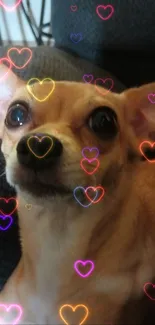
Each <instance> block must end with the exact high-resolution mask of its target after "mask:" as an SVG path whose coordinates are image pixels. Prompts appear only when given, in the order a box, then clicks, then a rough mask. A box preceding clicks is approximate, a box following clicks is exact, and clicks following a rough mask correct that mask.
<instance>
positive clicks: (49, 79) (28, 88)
mask: <svg viewBox="0 0 155 325" xmlns="http://www.w3.org/2000/svg"><path fill="white" fill-rule="evenodd" d="M32 80H33V81H34V80H37V81H38V82H39V84H40V85H42V84H43V82H44V81H45V80H48V81H50V82H51V86H52V89H51V91H50V92H49V93H48V95H47V96H45V97H44V98H42V99H39V98H38V97H36V96H35V94H34V93H33V87H32V86H33V85H30V83H31V81H32ZM26 87H27V90H28V91H29V93H30V94H31V95H32V96H33V97H34V98H35V99H36V100H38V101H39V102H44V101H45V100H46V99H47V98H48V97H49V96H50V95H51V94H52V93H53V91H54V89H55V81H54V80H52V79H51V78H45V79H43V80H42V81H41V80H39V79H38V78H31V79H30V80H29V81H28V82H27V85H26Z"/></svg>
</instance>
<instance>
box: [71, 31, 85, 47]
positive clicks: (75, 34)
mask: <svg viewBox="0 0 155 325" xmlns="http://www.w3.org/2000/svg"><path fill="white" fill-rule="evenodd" d="M77 35H79V36H80V40H78V41H77V42H76V41H74V40H73V39H72V36H77ZM70 39H71V41H72V42H73V43H74V44H78V43H79V42H81V41H82V40H83V36H82V33H71V34H70Z"/></svg>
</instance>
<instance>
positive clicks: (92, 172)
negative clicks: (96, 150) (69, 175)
mask: <svg viewBox="0 0 155 325" xmlns="http://www.w3.org/2000/svg"><path fill="white" fill-rule="evenodd" d="M83 161H88V163H89V164H91V163H92V162H94V161H97V166H96V167H95V168H94V170H93V171H91V172H88V171H87V170H86V169H85V167H84V166H83ZM80 166H81V168H82V169H83V170H84V171H85V172H86V173H87V174H88V175H93V174H94V173H95V172H96V171H97V169H98V168H99V166H100V162H99V160H98V159H96V158H93V160H91V161H89V160H88V159H87V158H83V159H81V161H80Z"/></svg>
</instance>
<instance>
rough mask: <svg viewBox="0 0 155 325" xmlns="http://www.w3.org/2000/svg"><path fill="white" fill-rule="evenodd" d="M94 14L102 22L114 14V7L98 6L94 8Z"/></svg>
mask: <svg viewBox="0 0 155 325" xmlns="http://www.w3.org/2000/svg"><path fill="white" fill-rule="evenodd" d="M108 12H109V14H108ZM96 13H97V15H98V16H99V17H100V18H101V19H102V20H108V19H110V18H111V17H112V15H113V13H114V7H113V6H111V5H107V6H104V5H98V6H97V7H96Z"/></svg>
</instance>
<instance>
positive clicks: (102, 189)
mask: <svg viewBox="0 0 155 325" xmlns="http://www.w3.org/2000/svg"><path fill="white" fill-rule="evenodd" d="M90 189H91V190H93V191H94V192H96V191H97V190H98V189H100V190H101V195H100V196H99V198H98V199H97V200H92V199H91V198H90V196H89V195H88V193H87V192H88V191H89V190H90ZM85 193H86V196H87V199H88V200H89V201H91V202H92V203H98V202H99V201H100V200H101V199H102V197H103V196H104V193H105V191H104V188H103V187H102V186H97V187H94V186H89V187H87V189H86V190H85Z"/></svg>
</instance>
